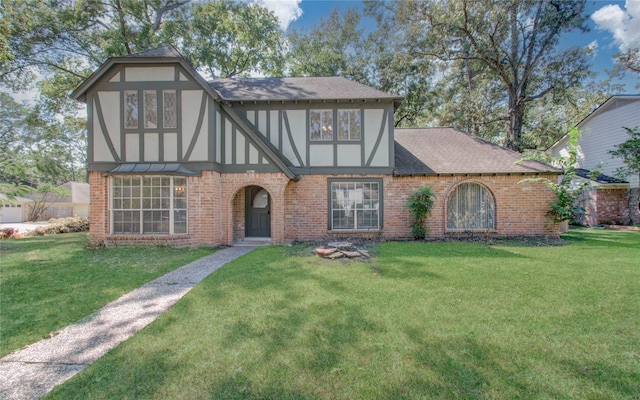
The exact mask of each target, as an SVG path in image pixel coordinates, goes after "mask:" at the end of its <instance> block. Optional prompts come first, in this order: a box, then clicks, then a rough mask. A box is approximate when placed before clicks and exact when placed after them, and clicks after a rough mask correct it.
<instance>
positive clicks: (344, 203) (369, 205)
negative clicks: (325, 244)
mask: <svg viewBox="0 0 640 400" xmlns="http://www.w3.org/2000/svg"><path fill="white" fill-rule="evenodd" d="M368 184H375V185H377V192H378V199H377V201H376V202H375V205H373V202H372V201H371V198H369V200H367V199H365V190H366V189H365V188H364V186H365V185H368ZM334 185H335V186H336V187H338V186H341V187H342V188H343V189H342V190H343V191H344V190H347V191H348V193H349V195H348V196H347V197H349V198H347V199H344V198H343V199H338V198H334ZM368 190H369V191H370V192H372V191H373V189H371V188H369V189H368ZM382 190H383V189H382V179H379V178H373V179H329V182H328V208H329V216H328V229H329V230H331V231H358V232H367V231H369V232H370V231H380V230H381V229H382V221H383V195H382ZM350 197H353V198H350ZM358 200H360V203H358ZM358 204H361V206H358ZM352 207H353V208H352ZM367 211H376V213H377V224H376V225H377V226H376V227H375V228H373V227H363V228H358V223H359V221H358V218H359V215H360V213H362V215H363V216H364V212H367ZM336 212H337V213H347V214H348V213H353V226H349V227H336V226H334V215H335V213H336Z"/></svg>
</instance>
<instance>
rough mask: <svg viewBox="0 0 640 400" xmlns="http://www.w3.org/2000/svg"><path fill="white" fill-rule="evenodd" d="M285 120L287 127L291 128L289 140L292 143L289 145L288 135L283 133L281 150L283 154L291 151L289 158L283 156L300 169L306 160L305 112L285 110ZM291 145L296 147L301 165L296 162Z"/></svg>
mask: <svg viewBox="0 0 640 400" xmlns="http://www.w3.org/2000/svg"><path fill="white" fill-rule="evenodd" d="M287 118H288V120H289V127H290V128H291V138H292V139H293V143H290V141H289V135H287V134H284V132H283V135H282V147H283V149H282V150H283V153H284V152H286V151H291V156H289V155H288V154H285V156H287V158H289V160H291V162H292V163H293V164H294V165H296V166H298V167H301V166H303V165H304V163H305V160H306V159H307V112H306V111H305V110H287ZM283 126H284V123H283ZM284 129H285V128H283V130H284ZM292 145H295V146H296V150H297V151H298V154H300V158H301V159H302V163H303V165H300V163H299V162H298V159H297V157H296V156H295V153H294V152H293V147H292ZM288 147H289V149H288Z"/></svg>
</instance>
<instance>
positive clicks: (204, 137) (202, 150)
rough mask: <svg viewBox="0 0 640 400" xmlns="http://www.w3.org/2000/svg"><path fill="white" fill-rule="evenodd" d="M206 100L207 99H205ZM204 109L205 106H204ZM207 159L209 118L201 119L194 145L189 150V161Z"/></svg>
mask: <svg viewBox="0 0 640 400" xmlns="http://www.w3.org/2000/svg"><path fill="white" fill-rule="evenodd" d="M207 101H208V99H207ZM205 109H206V107H205ZM208 159H209V118H207V117H206V115H205V117H204V118H203V119H202V126H201V127H200V133H199V134H198V139H196V145H195V147H194V148H193V151H192V152H191V157H189V161H207V160H208Z"/></svg>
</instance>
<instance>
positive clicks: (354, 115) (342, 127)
mask: <svg viewBox="0 0 640 400" xmlns="http://www.w3.org/2000/svg"><path fill="white" fill-rule="evenodd" d="M360 132H361V124H360V110H338V140H360Z"/></svg>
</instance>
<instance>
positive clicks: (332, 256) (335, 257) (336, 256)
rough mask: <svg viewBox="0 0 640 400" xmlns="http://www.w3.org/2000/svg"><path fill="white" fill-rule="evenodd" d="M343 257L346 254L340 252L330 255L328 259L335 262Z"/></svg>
mask: <svg viewBox="0 0 640 400" xmlns="http://www.w3.org/2000/svg"><path fill="white" fill-rule="evenodd" d="M342 257H344V254H342V252H340V251H336V252H335V253H331V254H329V255H328V256H327V257H326V258H328V259H330V260H335V259H338V258H342Z"/></svg>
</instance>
